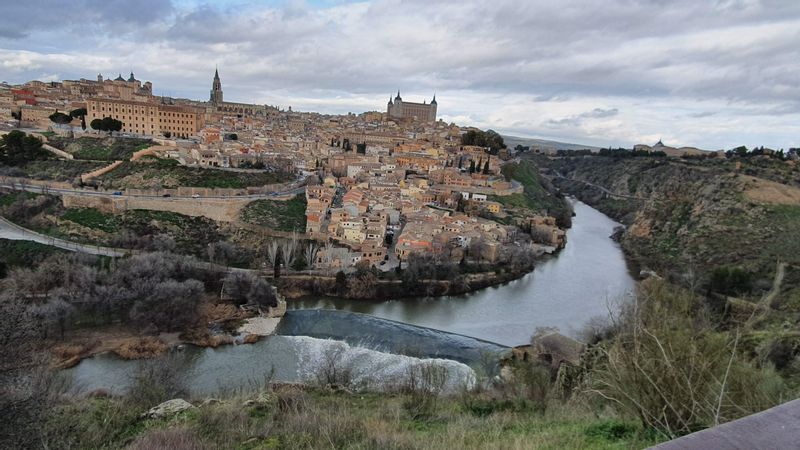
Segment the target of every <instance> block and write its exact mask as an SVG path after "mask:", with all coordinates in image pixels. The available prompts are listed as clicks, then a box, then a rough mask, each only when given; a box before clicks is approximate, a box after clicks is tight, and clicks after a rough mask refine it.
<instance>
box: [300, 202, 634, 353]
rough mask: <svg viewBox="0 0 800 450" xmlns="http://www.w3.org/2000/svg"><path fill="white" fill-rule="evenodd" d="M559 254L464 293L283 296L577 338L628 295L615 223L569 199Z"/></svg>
mask: <svg viewBox="0 0 800 450" xmlns="http://www.w3.org/2000/svg"><path fill="white" fill-rule="evenodd" d="M573 207H574V209H575V217H574V218H573V222H572V228H571V229H569V230H568V231H567V245H566V247H564V249H562V250H561V252H560V253H559V254H558V255H556V256H554V257H552V258H550V259H548V260H546V261H544V262H541V263H539V265H538V266H537V267H536V269H535V270H534V271H533V272H531V273H529V274H528V275H526V276H524V277H522V278H520V279H519V280H515V281H512V282H510V283H507V284H504V285H501V286H495V287H492V288H488V289H483V290H480V291H478V292H473V293H469V294H465V295H458V296H450V297H439V298H413V299H408V298H406V299H402V300H394V299H387V300H384V301H364V300H347V299H339V298H319V299H301V300H292V301H289V308H290V309H338V310H345V311H352V312H359V313H364V314H371V315H373V316H377V317H382V318H385V319H391V320H395V321H398V322H404V323H409V324H413V325H419V326H423V327H428V328H435V329H438V330H443V331H449V332H452V333H459V334H463V335H467V336H473V337H476V338H479V339H485V340H487V341H492V342H497V343H500V344H504V345H509V346H513V345H520V344H524V343H527V342H528V341H530V338H531V335H532V334H533V333H534V331H535V330H536V329H537V327H553V328H558V329H559V331H560V332H562V333H564V334H567V335H570V336H577V334H578V332H579V331H580V329H581V328H582V327H583V325H584V324H585V323H586V322H587V321H588V320H589V319H591V318H593V317H596V316H602V317H607V316H608V313H609V308H615V305H618V303H619V302H620V301H621V300H622V299H624V298H625V297H626V296H629V295H630V294H631V293H632V291H633V288H634V280H633V278H632V277H631V275H630V273H629V272H628V267H627V264H626V261H625V257H624V255H623V253H622V250H621V248H620V246H619V244H618V243H616V242H614V241H613V240H612V239H610V238H609V236H610V235H611V233H612V232H613V230H614V227H616V226H618V225H619V224H618V223H617V222H615V221H613V220H611V219H610V218H609V217H608V216H606V215H604V214H603V213H601V212H600V211H597V210H596V209H594V208H592V207H590V206H588V205H586V204H585V203H582V202H579V201H575V202H574V203H573Z"/></svg>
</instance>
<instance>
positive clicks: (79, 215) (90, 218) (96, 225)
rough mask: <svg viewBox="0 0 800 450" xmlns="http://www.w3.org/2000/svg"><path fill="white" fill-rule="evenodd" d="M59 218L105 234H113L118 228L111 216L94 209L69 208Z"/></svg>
mask: <svg viewBox="0 0 800 450" xmlns="http://www.w3.org/2000/svg"><path fill="white" fill-rule="evenodd" d="M61 218H62V219H65V220H69V221H70V222H74V223H77V224H78V225H83V226H85V227H87V228H93V229H97V230H101V231H105V232H106V233H113V232H115V231H117V227H118V224H117V220H116V218H115V217H114V215H113V214H106V213H103V212H101V211H100V210H98V209H95V208H69V209H67V210H66V211H65V212H64V215H62V216H61Z"/></svg>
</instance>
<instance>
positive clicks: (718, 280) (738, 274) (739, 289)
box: [710, 267, 753, 295]
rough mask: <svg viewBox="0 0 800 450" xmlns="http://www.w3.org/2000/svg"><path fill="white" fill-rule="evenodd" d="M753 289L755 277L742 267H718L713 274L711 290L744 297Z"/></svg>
mask: <svg viewBox="0 0 800 450" xmlns="http://www.w3.org/2000/svg"><path fill="white" fill-rule="evenodd" d="M752 288H753V276H752V274H750V273H749V272H747V271H745V270H744V269H742V268H741V267H718V268H716V269H714V271H713V272H711V280H710V289H711V291H713V292H719V293H721V294H728V295H742V294H747V293H749V292H750V291H751V290H752Z"/></svg>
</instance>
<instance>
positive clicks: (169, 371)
mask: <svg viewBox="0 0 800 450" xmlns="http://www.w3.org/2000/svg"><path fill="white" fill-rule="evenodd" d="M180 373H181V360H179V359H178V357H177V356H166V357H162V358H156V359H149V360H143V361H142V362H141V363H140V364H139V366H138V367H137V369H136V372H135V373H134V374H133V384H132V385H131V387H130V389H129V390H128V394H127V400H128V402H130V403H131V404H132V405H134V406H136V407H138V408H139V409H140V410H146V409H149V408H151V407H153V406H156V405H158V404H159V403H162V402H165V401H167V400H170V399H173V398H179V397H184V396H186V395H187V394H188V391H187V388H186V386H185V385H184V381H183V379H182V378H181V375H180Z"/></svg>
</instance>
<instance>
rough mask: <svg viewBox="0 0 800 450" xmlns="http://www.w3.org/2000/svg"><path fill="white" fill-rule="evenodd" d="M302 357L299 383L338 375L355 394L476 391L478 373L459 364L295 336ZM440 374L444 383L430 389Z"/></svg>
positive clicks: (451, 361)
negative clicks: (411, 389) (405, 390)
mask: <svg viewBox="0 0 800 450" xmlns="http://www.w3.org/2000/svg"><path fill="white" fill-rule="evenodd" d="M287 339H290V340H291V341H293V342H294V345H295V348H296V349H297V356H298V374H297V375H298V380H299V381H300V382H304V383H318V382H320V381H321V380H320V378H321V377H322V378H323V380H322V381H325V380H324V378H325V377H326V376H328V375H331V376H332V373H331V371H332V370H335V371H336V374H337V375H336V376H335V377H333V378H336V381H337V382H340V383H342V382H343V383H344V384H346V386H345V387H347V388H349V389H352V390H362V391H363V390H369V391H392V390H397V389H401V388H403V387H407V386H409V384H410V383H414V385H416V386H418V387H422V388H431V389H436V390H437V391H440V392H441V393H444V394H451V393H456V392H459V391H460V390H462V389H472V388H473V387H474V386H475V379H476V377H475V372H474V371H473V370H472V368H470V367H469V366H467V365H466V364H462V363H460V362H457V361H453V360H448V359H437V358H414V357H411V356H405V355H398V354H393V353H384V352H380V351H377V350H372V349H369V348H365V347H358V346H351V345H349V344H347V343H346V342H341V341H334V340H328V339H316V338H312V337H308V336H291V337H288V336H287ZM431 373H436V374H438V375H439V377H437V378H439V379H440V381H439V382H436V383H435V384H436V386H430V384H431V383H430V380H429V377H426V375H424V374H431Z"/></svg>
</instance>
